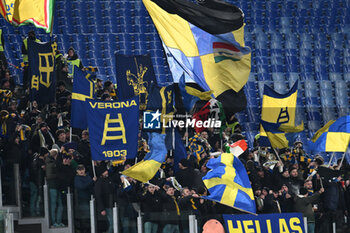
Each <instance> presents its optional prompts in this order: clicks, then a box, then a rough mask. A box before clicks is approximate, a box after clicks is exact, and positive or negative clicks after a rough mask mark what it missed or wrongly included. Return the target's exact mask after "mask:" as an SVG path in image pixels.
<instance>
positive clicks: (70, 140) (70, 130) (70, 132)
mask: <svg viewBox="0 0 350 233" xmlns="http://www.w3.org/2000/svg"><path fill="white" fill-rule="evenodd" d="M69 142H72V127H70V128H69Z"/></svg>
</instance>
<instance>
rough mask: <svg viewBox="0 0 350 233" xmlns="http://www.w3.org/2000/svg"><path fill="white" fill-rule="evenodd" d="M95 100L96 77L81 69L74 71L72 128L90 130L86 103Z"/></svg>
mask: <svg viewBox="0 0 350 233" xmlns="http://www.w3.org/2000/svg"><path fill="white" fill-rule="evenodd" d="M95 98H96V93H95V82H94V77H93V76H92V75H91V74H89V73H87V72H84V71H82V70H80V69H74V82H73V92H72V116H71V126H72V127H74V128H79V129H87V128H88V122H87V117H86V111H85V109H86V105H85V102H86V101H87V100H92V99H95Z"/></svg>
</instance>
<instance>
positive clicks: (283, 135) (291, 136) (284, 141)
mask: <svg viewBox="0 0 350 233" xmlns="http://www.w3.org/2000/svg"><path fill="white" fill-rule="evenodd" d="M260 123H261V125H262V127H263V128H264V131H265V133H266V135H267V138H268V139H269V141H270V143H271V146H272V147H273V148H278V149H282V148H287V147H291V146H293V144H294V142H295V141H296V139H297V137H298V135H297V134H296V133H297V132H300V131H303V130H304V124H303V123H302V124H300V125H298V126H286V125H282V124H277V123H269V122H266V121H262V120H261V121H260Z"/></svg>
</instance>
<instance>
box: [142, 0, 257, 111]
mask: <svg viewBox="0 0 350 233" xmlns="http://www.w3.org/2000/svg"><path fill="white" fill-rule="evenodd" d="M143 3H144V5H145V6H146V8H147V10H148V12H149V14H150V16H151V18H152V20H153V23H154V24H155V26H156V28H157V30H158V33H159V35H160V37H161V39H162V42H163V48H164V50H165V54H166V55H167V60H168V63H169V67H170V70H171V73H172V76H173V79H174V82H176V83H178V82H179V80H180V77H181V76H182V74H183V73H184V72H185V74H186V77H187V76H188V77H189V78H190V79H192V81H194V82H195V83H197V84H198V85H199V86H200V87H201V88H202V89H203V90H204V91H210V90H212V91H213V95H214V96H215V97H217V98H218V100H219V101H220V102H222V104H223V106H224V109H225V113H226V114H228V113H232V112H234V111H239V110H242V109H244V107H245V106H243V105H244V103H245V102H244V101H239V102H238V103H236V102H235V101H234V102H232V101H231V102H230V103H229V102H227V101H225V102H224V101H223V100H224V99H226V98H224V97H223V96H221V95H224V96H227V95H229V96H231V97H235V98H243V97H244V96H241V95H237V92H240V91H241V90H242V87H243V86H244V85H245V84H246V82H247V81H248V76H249V73H250V69H251V55H250V48H248V47H246V46H245V44H244V23H243V18H244V17H243V16H244V14H243V12H242V11H241V10H240V9H239V8H238V7H236V6H234V5H231V4H228V3H225V2H221V1H220V2H215V4H210V3H209V1H205V2H204V4H202V5H198V4H195V3H193V2H190V1H183V0H173V1H167V0H143ZM231 92H234V93H235V94H231ZM221 98H222V99H221ZM244 99H245V98H244ZM231 100H232V99H231ZM234 104H236V105H237V106H234V107H232V106H233V105H234ZM238 105H239V106H238ZM240 106H241V108H240ZM226 108H229V109H233V108H234V110H232V111H229V110H227V109H226Z"/></svg>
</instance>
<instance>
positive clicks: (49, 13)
mask: <svg viewBox="0 0 350 233" xmlns="http://www.w3.org/2000/svg"><path fill="white" fill-rule="evenodd" d="M54 5H55V0H1V1H0V13H1V14H2V16H3V17H4V18H5V19H6V20H7V21H8V22H9V23H11V24H13V25H15V26H22V25H26V24H28V23H32V24H34V25H35V27H38V28H42V29H44V30H45V31H46V32H47V33H50V32H51V30H52V23H53V10H54Z"/></svg>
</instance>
